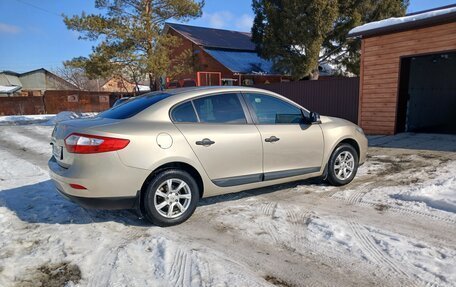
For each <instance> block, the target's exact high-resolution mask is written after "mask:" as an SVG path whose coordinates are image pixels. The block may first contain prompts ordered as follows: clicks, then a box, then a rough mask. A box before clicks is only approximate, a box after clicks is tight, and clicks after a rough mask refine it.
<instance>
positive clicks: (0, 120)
mask: <svg viewBox="0 0 456 287" xmlns="http://www.w3.org/2000/svg"><path fill="white" fill-rule="evenodd" d="M97 114H98V113H77V112H70V111H64V112H60V113H58V114H57V115H53V114H50V115H21V116H0V126H11V125H30V124H40V125H47V126H51V125H52V126H53V125H55V124H56V123H58V122H61V121H66V120H72V119H80V118H90V117H94V116H96V115H97Z"/></svg>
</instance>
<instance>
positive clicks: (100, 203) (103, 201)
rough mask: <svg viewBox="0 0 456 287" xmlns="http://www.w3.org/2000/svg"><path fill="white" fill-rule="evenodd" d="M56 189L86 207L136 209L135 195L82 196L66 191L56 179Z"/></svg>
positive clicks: (65, 196)
mask: <svg viewBox="0 0 456 287" xmlns="http://www.w3.org/2000/svg"><path fill="white" fill-rule="evenodd" d="M54 184H55V186H56V189H57V191H58V193H59V194H60V195H62V196H63V197H64V198H66V199H68V200H70V201H72V202H74V203H76V204H78V205H80V206H82V207H84V208H94V209H106V210H114V209H134V208H136V202H137V198H136V196H133V197H80V196H75V195H70V194H68V193H65V192H64V191H63V190H61V189H59V187H58V186H59V184H58V182H56V181H55V180H54Z"/></svg>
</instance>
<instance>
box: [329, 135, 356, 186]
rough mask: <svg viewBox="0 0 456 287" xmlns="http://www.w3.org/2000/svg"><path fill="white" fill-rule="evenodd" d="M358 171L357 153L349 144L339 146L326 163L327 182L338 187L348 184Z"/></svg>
mask: <svg viewBox="0 0 456 287" xmlns="http://www.w3.org/2000/svg"><path fill="white" fill-rule="evenodd" d="M357 171H358V153H357V152H356V150H355V149H354V148H353V146H351V145H349V144H341V145H339V146H338V147H337V148H336V149H335V150H334V152H333V153H332V155H331V158H330V159H329V162H328V177H327V179H328V181H329V183H331V184H332V185H336V186H340V185H345V184H348V183H350V182H351V181H352V180H353V178H354V177H355V175H356V172H357Z"/></svg>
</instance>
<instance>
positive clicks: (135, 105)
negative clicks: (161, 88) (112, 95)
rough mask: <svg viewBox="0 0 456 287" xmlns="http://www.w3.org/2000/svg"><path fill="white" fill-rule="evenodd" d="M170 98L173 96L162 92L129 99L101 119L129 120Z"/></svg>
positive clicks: (104, 113)
mask: <svg viewBox="0 0 456 287" xmlns="http://www.w3.org/2000/svg"><path fill="white" fill-rule="evenodd" d="M169 96H171V94H167V93H162V92H153V93H149V94H145V95H143V96H139V97H136V98H133V99H129V100H128V101H126V102H125V103H123V104H121V105H118V106H115V107H113V108H111V109H109V110H107V111H105V112H103V113H101V114H99V117H102V118H108V119H118V120H122V119H127V118H130V117H132V116H135V115H136V114H138V113H140V112H142V111H143V110H145V109H147V108H148V107H150V106H152V105H153V104H155V103H157V102H159V101H161V100H163V99H166V98H167V97H169Z"/></svg>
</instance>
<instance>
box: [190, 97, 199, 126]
mask: <svg viewBox="0 0 456 287" xmlns="http://www.w3.org/2000/svg"><path fill="white" fill-rule="evenodd" d="M190 103H191V104H192V107H193V111H194V112H195V115H196V120H197V123H201V120H200V116H199V115H198V112H197V111H196V107H195V104H194V103H193V101H192V100H190ZM191 123H193V122H191Z"/></svg>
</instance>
